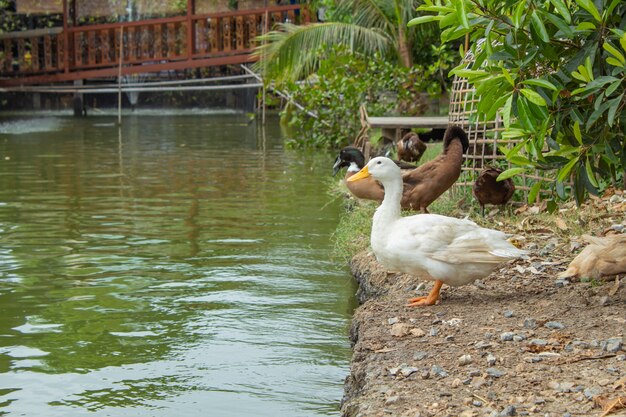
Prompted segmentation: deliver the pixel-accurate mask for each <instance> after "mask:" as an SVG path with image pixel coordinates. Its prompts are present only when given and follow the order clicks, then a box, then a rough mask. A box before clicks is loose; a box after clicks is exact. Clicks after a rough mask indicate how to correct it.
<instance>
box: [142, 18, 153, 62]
mask: <svg viewBox="0 0 626 417" xmlns="http://www.w3.org/2000/svg"><path fill="white" fill-rule="evenodd" d="M152 46H154V27H153V26H146V27H145V28H143V30H142V31H141V59H148V58H152V57H154V52H152V51H151V47H152Z"/></svg>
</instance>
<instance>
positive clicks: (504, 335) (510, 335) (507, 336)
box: [500, 332, 515, 342]
mask: <svg viewBox="0 0 626 417" xmlns="http://www.w3.org/2000/svg"><path fill="white" fill-rule="evenodd" d="M513 336H515V333H513V332H503V333H500V340H502V341H503V342H509V341H511V340H513Z"/></svg>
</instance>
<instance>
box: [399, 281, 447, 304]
mask: <svg viewBox="0 0 626 417" xmlns="http://www.w3.org/2000/svg"><path fill="white" fill-rule="evenodd" d="M442 285H443V282H441V281H439V280H436V281H435V285H434V286H433V289H432V290H430V293H429V294H428V295H426V296H422V297H415V298H410V299H409V304H407V307H418V306H432V305H435V303H437V300H438V299H439V291H440V290H441V286H442Z"/></svg>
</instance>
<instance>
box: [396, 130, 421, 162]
mask: <svg viewBox="0 0 626 417" xmlns="http://www.w3.org/2000/svg"><path fill="white" fill-rule="evenodd" d="M396 147H397V148H398V159H400V160H401V161H407V162H417V161H419V160H420V158H421V157H422V155H424V152H425V151H426V144H425V143H424V142H422V141H421V140H420V138H419V136H418V135H417V133H415V132H409V133H407V134H406V135H404V136H403V137H402V139H400V140H399V141H398V142H397V143H396Z"/></svg>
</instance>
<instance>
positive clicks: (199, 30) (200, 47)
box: [195, 19, 208, 54]
mask: <svg viewBox="0 0 626 417" xmlns="http://www.w3.org/2000/svg"><path fill="white" fill-rule="evenodd" d="M195 28H196V45H195V53H198V54H205V53H206V52H207V49H208V41H207V27H206V20H204V19H200V20H196V22H195Z"/></svg>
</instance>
